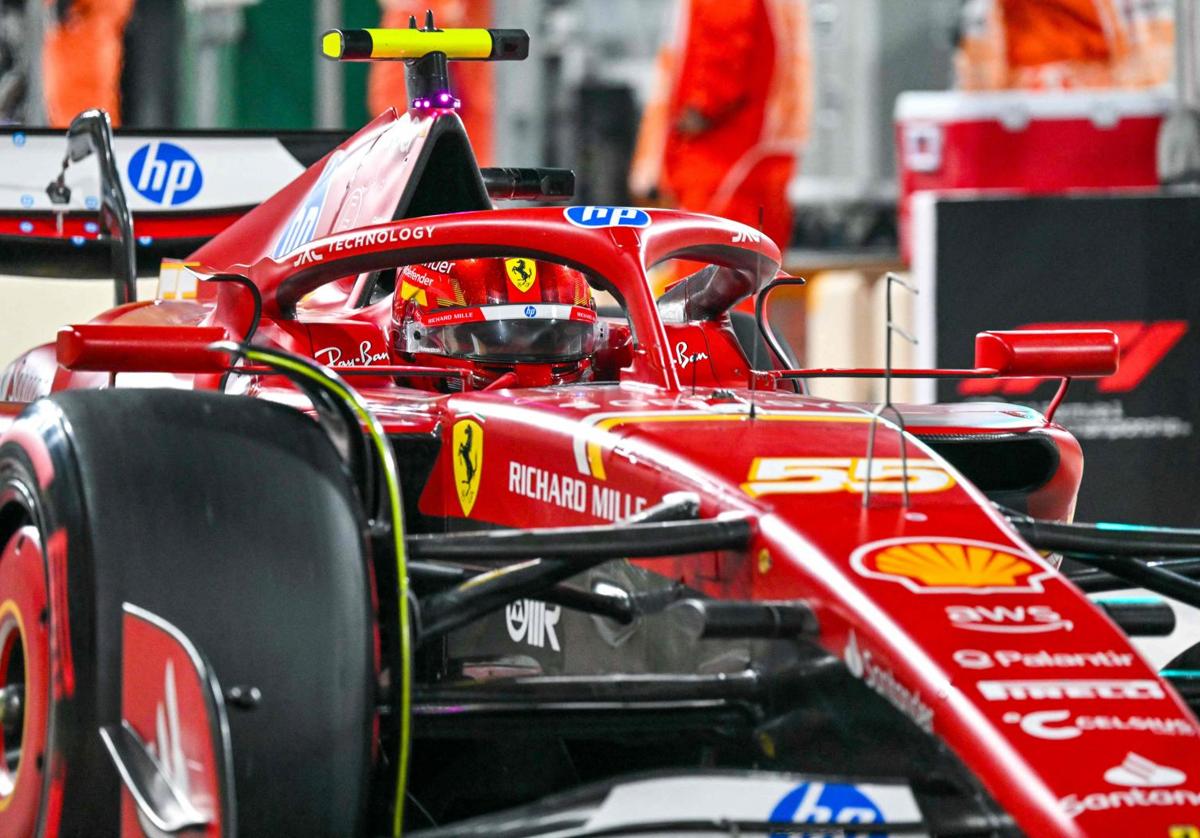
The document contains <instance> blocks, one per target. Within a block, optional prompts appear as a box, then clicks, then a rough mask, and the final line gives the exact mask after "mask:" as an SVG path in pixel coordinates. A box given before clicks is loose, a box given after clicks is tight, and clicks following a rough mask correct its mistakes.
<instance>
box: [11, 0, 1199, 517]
mask: <svg viewBox="0 0 1200 838" xmlns="http://www.w3.org/2000/svg"><path fill="white" fill-rule="evenodd" d="M1198 3H1200V0H905V2H897V0H427V2H425V3H416V2H409V0H0V122H2V123H3V124H5V125H6V126H7V127H6V128H4V129H3V131H4V133H3V134H2V135H0V210H2V212H0V214H3V213H9V214H11V215H12V221H13V224H14V225H24V224H28V225H29V227H28V228H26V227H25V226H16V227H14V228H13V229H12V230H8V228H5V230H4V231H0V273H3V274H17V273H22V274H28V273H37V272H38V271H25V270H22V271H18V270H16V268H15V267H13V263H12V262H11V260H9V267H8V269H5V267H4V264H5V260H6V259H9V254H10V253H11V252H14V251H11V250H6V249H5V242H6V241H11V240H13V239H14V238H17V237H19V235H20V232H19V231H26V230H27V229H28V230H33V229H35V224H34V221H32V220H29V219H26V218H25V217H24V216H21V215H20V213H21V212H22V209H23V208H24V209H26V210H36V209H40V208H42V202H43V200H44V199H43V197H42V193H43V191H44V184H45V182H46V181H47V180H49V179H50V178H51V177H52V176H53V175H54V174H55V172H54V171H50V170H47V171H42V169H41V168H37V167H32V168H31V167H29V166H27V165H26V164H24V163H22V162H21V160H22V158H21V157H20V156H19V154H18V152H23V151H24V150H28V149H31V148H33V147H34V146H35V145H37V143H35V140H37V141H38V142H41V141H42V140H45V141H46V142H50V141H51V140H53V142H58V140H57V136H59V135H57V134H43V133H39V132H38V131H37V130H36V126H52V127H54V128H56V129H61V128H63V127H65V126H66V124H67V123H68V122H69V121H70V119H71V118H72V117H73V116H74V115H75V114H76V113H78V112H79V111H80V110H82V109H84V108H87V107H104V108H105V109H106V110H108V111H109V112H110V114H111V115H112V116H113V118H114V122H115V123H117V124H118V125H119V126H120V130H119V131H118V148H117V152H118V157H121V155H122V154H125V153H126V151H123V150H122V148H123V147H122V146H121V143H122V142H127V143H128V145H126V146H124V148H125V149H126V150H127V153H128V155H129V157H128V158H127V159H125V160H123V161H122V162H121V166H122V173H123V175H124V176H125V177H126V180H127V190H128V189H129V186H130V185H132V186H133V187H134V189H133V192H136V193H138V194H137V195H133V193H131V195H132V197H133V199H134V212H135V219H137V220H142V221H145V220H148V219H152V218H154V217H155V216H156V214H158V213H163V214H169V213H171V212H174V213H180V212H186V211H187V210H188V209H189V208H190V207H193V206H195V207H199V206H200V205H201V204H204V202H205V201H206V200H209V199H207V198H206V197H205V193H204V192H203V191H201V187H200V185H199V181H198V180H197V181H196V186H195V189H194V190H192V189H188V188H181V189H179V190H172V191H170V192H169V193H167V194H164V193H163V192H162V191H161V190H160V191H159V192H157V193H155V192H153V190H151V191H146V190H144V189H140V188H138V187H139V183H138V182H136V181H137V179H135V178H134V177H133V175H135V174H137V175H138V177H139V178H140V179H141V180H142V181H143V182H142V183H141V184H140V185H141V186H145V185H146V184H147V183H149V181H148V180H147V178H148V177H149V175H148V174H144V173H146V172H153V171H155V170H154V169H153V167H154V166H158V165H160V164H161V165H162V166H163V171H164V172H166V171H168V169H167V168H166V167H167V163H168V162H169V161H167V160H166V158H165V157H163V156H162V154H163V152H162V151H161V149H160V147H159V146H153V147H152V148H151V149H150V150H148V151H143V149H146V148H147V144H148V143H153V142H156V141H157V140H155V139H154V138H160V137H164V136H175V137H177V139H176V140H172V142H177V146H178V148H179V149H183V151H182V152H180V153H182V154H186V155H189V156H188V157H187V159H188V160H192V159H193V158H192V157H191V156H190V155H191V154H192V153H194V154H195V155H196V156H195V159H194V160H193V162H194V163H195V165H196V166H198V167H199V168H197V169H196V171H197V172H199V171H201V170H203V174H204V177H205V178H206V180H205V181H204V183H205V186H204V189H205V190H210V191H211V190H212V189H215V188H216V186H215V184H216V183H217V180H218V176H219V175H228V176H231V177H234V178H238V177H243V176H245V174H246V173H245V172H243V171H242V170H239V169H238V165H239V164H238V161H237V159H234V158H229V159H227V160H226V162H224V163H220V164H215V165H214V164H212V163H209V162H206V160H205V158H203V157H202V156H200V152H199V151H197V150H196V149H198V148H200V147H201V146H202V144H203V141H205V138H207V137H213V136H224V135H223V134H218V133H216V132H225V131H238V132H265V133H263V134H261V136H268V135H277V136H280V137H283V138H285V140H284V142H285V145H287V146H288V148H289V149H293V152H294V148H295V147H296V144H297V143H298V142H299V140H297V139H296V137H295V136H294V135H289V134H287V133H286V132H296V131H304V132H316V131H319V132H328V133H324V134H320V135H314V136H316V137H317V145H318V146H320V145H321V142H325V143H326V145H325V147H326V148H328V147H332V145H335V144H336V143H337V142H338V141H340V138H342V137H345V136H347V135H348V134H349V132H352V131H354V130H356V129H357V128H359V127H360V126H362V125H363V124H364V123H365V122H367V121H368V120H369V119H370V118H371V117H372V116H373V115H374V114H377V113H379V112H380V111H382V110H383V109H385V108H386V107H389V106H396V107H398V108H399V109H401V110H403V109H404V108H405V107H406V106H407V105H406V103H407V97H406V94H405V91H404V84H403V67H402V66H401V65H399V64H395V65H384V64H377V65H372V66H370V67H368V66H367V65H365V64H338V63H334V62H329V61H324V60H322V59H320V58H319V57H318V44H319V38H320V35H321V33H323V32H324V31H326V30H328V29H330V28H335V27H341V28H354V27H370V26H379V25H381V24H382V25H385V26H404V25H407V21H408V17H409V15H416V16H418V17H420V18H422V19H423V17H424V13H425V10H426V9H427V8H432V9H433V10H434V13H435V16H436V20H437V23H438V25H439V26H443V27H452V26H495V27H513V28H518V27H519V28H523V29H526V30H527V31H528V32H529V34H530V36H531V51H530V56H529V59H528V60H526V61H524V62H522V63H501V64H492V65H483V64H479V65H474V66H466V65H463V64H457V65H455V67H454V70H453V74H454V76H453V77H454V79H455V81H456V84H457V87H458V90H457V91H456V92H457V93H458V94H459V96H460V97H461V98H462V100H463V105H462V108H461V115H462V117H463V119H464V122H465V123H466V125H467V129H468V131H469V133H470V134H471V137H472V141H473V143H474V146H475V151H476V155H477V157H478V159H479V162H480V164H481V165H484V166H488V165H503V166H554V167H568V168H571V169H574V170H575V172H576V175H577V179H578V181H577V183H578V185H577V189H576V195H575V198H574V202H575V203H589V204H615V205H624V204H642V205H665V206H679V207H682V208H685V209H690V210H696V211H701V212H711V213H714V214H717V215H723V216H726V217H732V218H736V219H737V220H740V221H744V222H746V223H748V224H750V225H752V226H755V227H759V228H760V229H762V230H763V231H764V233H766V234H767V235H769V236H771V237H772V238H774V239H775V240H776V242H777V243H778V244H779V245H780V246H781V247H782V248H784V249H785V251H786V259H785V267H786V268H787V270H789V271H790V272H791V273H793V274H795V275H801V276H804V277H806V278H807V279H808V285H807V286H806V287H805V288H803V289H795V290H791V289H789V290H788V291H785V292H782V293H780V294H779V295H778V296H777V297H776V298H773V300H772V308H771V316H772V320H773V321H774V322H776V323H777V324H778V328H779V329H780V330H781V331H783V332H784V333H785V334H786V336H787V338H788V340H789V342H790V343H791V345H792V346H793V347H794V348H795V350H796V353H797V355H798V356H799V358H798V360H799V361H800V362H801V363H802V364H803V365H805V366H811V367H819V366H841V367H858V366H877V365H879V364H881V363H882V355H883V348H884V345H885V340H886V339H887V338H886V335H887V331H886V323H885V322H884V318H883V311H884V294H885V290H886V286H887V283H885V282H883V281H882V277H884V276H885V275H886V274H887V273H888V272H897V273H899V274H900V275H901V276H903V277H905V278H906V279H907V281H908V282H909V283H910V284H911V285H913V287H915V288H916V289H917V291H918V293H917V294H913V293H909V292H908V291H905V290H903V289H901V288H899V286H897V287H896V288H897V289H898V290H895V291H894V292H893V293H894V294H895V297H894V299H893V303H894V306H895V310H896V315H895V321H896V323H897V325H899V326H901V327H902V328H903V329H904V330H905V331H906V332H909V333H911V334H912V335H913V336H915V337H916V338H917V339H918V340H917V342H916V343H910V342H909V341H908V340H906V339H903V338H902V337H900V336H899V335H896V336H893V338H892V340H893V342H894V343H893V345H894V348H895V350H896V353H897V361H896V363H897V365H900V366H917V365H934V364H939V365H943V366H953V367H966V366H970V365H971V353H972V346H973V338H974V335H975V333H976V332H978V331H980V330H983V329H988V328H1030V327H1038V326H1039V325H1040V326H1043V327H1044V326H1047V325H1055V324H1057V325H1067V324H1092V325H1095V326H1097V327H1103V328H1112V329H1114V330H1115V331H1117V332H1118V334H1119V335H1120V337H1121V341H1122V348H1123V349H1122V351H1123V358H1122V371H1121V372H1119V373H1118V374H1117V375H1116V376H1113V377H1111V378H1109V379H1104V380H1102V381H1100V382H1080V383H1077V384H1076V385H1075V386H1074V387H1073V390H1072V396H1073V398H1072V399H1071V400H1069V401H1068V402H1067V404H1066V406H1065V407H1064V408H1063V410H1062V411H1060V413H1059V414H1058V418H1059V420H1060V421H1062V422H1063V423H1064V424H1066V425H1067V426H1068V427H1069V428H1071V429H1072V430H1073V431H1074V432H1075V433H1076V434H1077V435H1078V436H1079V437H1080V438H1081V439H1082V440H1083V444H1084V447H1085V454H1086V455H1087V457H1088V463H1089V473H1090V474H1091V475H1107V476H1108V477H1106V478H1105V480H1106V481H1107V482H1104V481H1087V480H1085V481H1084V484H1085V490H1084V496H1083V498H1082V500H1081V506H1082V507H1086V508H1087V510H1088V512H1089V517H1097V516H1105V515H1110V514H1111V515H1113V516H1114V517H1119V518H1121V519H1130V518H1134V519H1141V520H1146V521H1148V522H1154V523H1178V524H1193V525H1194V524H1197V523H1200V512H1198V511H1197V510H1196V508H1195V505H1194V504H1192V503H1191V501H1190V498H1189V497H1186V496H1183V495H1181V494H1180V493H1178V492H1171V491H1165V490H1164V489H1163V486H1178V485H1191V483H1192V482H1194V479H1195V477H1194V475H1195V474H1196V473H1197V471H1200V443H1198V442H1197V440H1196V437H1195V430H1194V427H1195V423H1196V422H1198V421H1200V387H1197V386H1196V384H1197V382H1196V378H1197V371H1198V370H1200V344H1197V342H1196V328H1194V325H1195V326H1200V289H1198V288H1197V281H1196V280H1197V279H1198V278H1200V236H1197V235H1196V231H1197V230H1198V229H1200V227H1198V226H1197V225H1200V198H1198V197H1197V192H1196V186H1195V184H1196V183H1197V182H1198V181H1200V116H1198V115H1197V114H1198V111H1197V104H1198V102H1197V100H1198V96H1197V90H1198V89H1200V85H1198V81H1200V78H1198V72H1197V62H1196V54H1197V47H1196V40H1197V37H1196V36H1197V26H1196V15H1197V4H1198ZM164 131H175V132H184V133H180V134H176V135H169V134H168V135H164V134H163V133H162V132H164ZM281 132H283V133H281ZM5 137H8V138H10V139H9V140H5V139H4V138H5ZM123 137H124V138H128V139H127V140H122V138H123ZM288 137H291V139H286V138H288ZM139 138H141V139H139ZM321 138H324V140H321ZM165 147H166V146H165V145H164V146H162V147H161V148H165ZM47 148H50V146H47ZM58 148H59V147H58V146H57V145H55V146H53V149H58ZM189 149H191V151H190V152H189V151H188V150H189ZM139 152H140V153H141V154H142V157H141V158H138V156H137V155H138V153H139ZM46 154H48V155H50V156H49V157H48V158H47V159H50V160H53V159H55V158H54V155H55V154H58V155H61V151H47V152H46ZM155 154H158V155H159V156H158V158H155V156H154V155H155ZM293 156H294V157H295V160H289V164H290V165H291V166H293V167H296V171H298V167H300V166H303V165H307V164H308V163H309V162H311V160H310V159H308V158H306V157H305V156H304V155H303V154H299V153H293ZM29 159H31V158H29ZM180 159H183V158H180ZM314 159H315V158H314ZM139 160H140V162H139ZM197 161H198V162H197ZM39 165H40V164H39ZM27 168H28V169H29V170H30V171H31V172H32V174H30V175H29V177H28V178H26V179H25V180H22V175H23V174H24V172H25V170H26V169H27ZM51 168H52V167H51ZM219 170H224V171H219ZM170 171H174V169H171V170H170ZM179 171H180V172H181V173H182V172H183V171H184V170H183V169H180V170H179ZM293 176H294V173H292V174H290V175H289V176H288V177H286V178H284V179H282V180H281V182H280V183H279V184H278V185H276V186H274V187H273V188H270V189H267V188H265V187H263V189H262V194H258V193H255V194H249V193H250V192H251V191H252V190H250V188H249V187H247V190H246V191H247V194H246V196H245V198H246V200H245V201H243V202H242V203H246V202H256V201H259V200H262V199H263V198H265V197H267V196H268V195H269V194H271V192H272V191H274V189H275V188H278V186H281V185H282V184H283V183H286V182H287V180H290V177H293ZM18 181H19V182H18ZM128 181H134V182H132V183H129V182H128ZM191 181H192V178H191V177H190V176H189V178H188V182H189V183H191ZM181 184H182V181H181V182H180V184H177V185H181ZM139 195H140V197H139ZM139 201H140V203H138V202H139ZM218 203H219V202H218ZM226 203H230V204H232V203H236V202H226ZM204 206H205V207H207V209H206V211H211V210H212V206H214V205H212V204H211V201H210V203H209V204H204ZM53 209H54V208H53V207H50V206H49V205H47V206H46V207H45V210H46V212H47V213H49V212H51V211H52V210H53ZM30 218H32V216H30ZM0 220H2V219H0ZM93 226H94V225H93ZM39 229H40V228H39ZM60 229H61V225H60ZM31 235H33V234H31ZM170 255H174V256H178V257H183V256H186V255H187V252H180V253H174V254H170ZM59 264H60V265H61V262H60V263H59ZM41 272H42V273H45V271H41ZM663 281H664V282H665V281H669V277H664V278H663ZM145 282H147V283H149V284H148V285H147V286H146V287H147V288H150V289H152V288H153V277H148V278H147V280H145ZM94 285H95V289H94V291H93V290H84V284H83V283H80V282H78V281H75V280H63V281H54V280H51V279H44V280H43V281H40V282H38V283H37V284H36V285H35V284H32V283H30V282H29V280H28V277H27V276H9V277H5V278H2V279H0V311H3V312H4V314H5V315H6V316H5V323H6V331H5V332H4V334H2V335H0V361H7V359H8V358H10V357H12V356H14V355H15V354H16V353H17V352H19V351H20V350H22V349H24V348H27V347H28V346H29V345H31V344H33V343H35V342H40V341H42V340H45V339H48V336H49V335H52V333H53V328H55V327H56V326H57V325H59V324H61V323H62V322H64V320H74V321H76V322H77V321H78V320H81V319H86V317H88V316H90V315H91V314H94V313H95V312H96V311H99V310H100V309H102V308H103V307H105V305H106V304H107V294H108V286H106V285H103V284H102V283H95V284H94ZM151 293H152V291H151ZM48 317H49V318H51V319H53V320H54V322H53V323H50V322H48V321H47V318H48ZM9 323H11V324H13V325H12V326H11V327H9V326H8V325H7V324H9ZM813 390H814V392H816V393H818V394H820V395H828V396H835V397H840V398H848V399H855V400H861V401H871V400H874V399H878V398H880V391H879V385H878V383H877V382H873V381H870V380H821V381H818V382H814V383H813ZM1052 393H1053V384H1052V383H1050V384H1045V385H1042V386H1038V385H1037V383H1036V382H1026V381H1019V380H1010V381H1007V382H990V381H989V382H979V381H975V382H957V383H956V382H946V383H940V384H939V383H936V382H932V381H924V382H908V381H906V382H901V383H898V385H897V395H898V397H899V399H901V400H909V401H932V400H934V399H940V400H968V399H979V398H991V399H996V398H1004V399H1011V400H1014V401H1018V402H1023V403H1026V404H1030V405H1033V406H1035V407H1042V408H1044V407H1045V406H1046V404H1047V402H1048V400H1049V399H1050V396H1051V394H1052ZM1180 481H1182V482H1180Z"/></svg>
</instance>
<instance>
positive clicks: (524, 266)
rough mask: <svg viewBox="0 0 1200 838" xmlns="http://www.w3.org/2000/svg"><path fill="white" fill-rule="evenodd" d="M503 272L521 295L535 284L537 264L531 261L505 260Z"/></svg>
mask: <svg viewBox="0 0 1200 838" xmlns="http://www.w3.org/2000/svg"><path fill="white" fill-rule="evenodd" d="M504 270H505V272H506V273H507V274H508V278H509V280H510V281H511V282H512V284H513V285H515V286H517V290H518V291H520V292H521V293H522V294H523V293H525V292H526V291H528V290H529V289H530V288H532V287H533V283H535V282H537V264H536V263H535V262H534V261H533V260H532V259H505V260H504Z"/></svg>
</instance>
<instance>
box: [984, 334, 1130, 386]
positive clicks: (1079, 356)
mask: <svg viewBox="0 0 1200 838" xmlns="http://www.w3.org/2000/svg"><path fill="white" fill-rule="evenodd" d="M1119 360H1120V345H1119V343H1118V342H1117V336H1116V335H1115V334H1114V333H1113V332H1110V331H1108V330H1107V329H1053V330H1051V329H1046V330H1038V329H1026V330H1017V331H1011V332H980V333H979V334H977V335H976V336H975V367H976V369H978V370H995V375H996V376H997V377H1001V378H1007V377H1013V378H1022V377H1023V378H1104V377H1105V376H1109V375H1112V374H1114V373H1115V372H1116V371H1117V364H1118V362H1119Z"/></svg>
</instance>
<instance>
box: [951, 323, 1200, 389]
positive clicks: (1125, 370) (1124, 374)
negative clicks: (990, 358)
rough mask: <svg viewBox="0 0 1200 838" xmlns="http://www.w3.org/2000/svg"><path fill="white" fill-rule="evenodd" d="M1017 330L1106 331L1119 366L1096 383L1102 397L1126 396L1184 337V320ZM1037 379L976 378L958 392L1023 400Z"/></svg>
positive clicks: (1035, 325) (1053, 325)
mask: <svg viewBox="0 0 1200 838" xmlns="http://www.w3.org/2000/svg"><path fill="white" fill-rule="evenodd" d="M1017 328H1018V329H1108V330H1109V331H1111V332H1113V333H1115V334H1116V336H1117V342H1118V343H1119V344H1120V347H1121V358H1120V366H1119V367H1118V368H1117V371H1116V373H1115V374H1113V375H1110V376H1108V377H1107V378H1101V379H1100V380H1099V381H1097V382H1096V390H1098V391H1099V392H1101V393H1128V392H1129V391H1130V390H1133V389H1135V388H1136V387H1137V386H1138V385H1139V384H1141V383H1142V381H1144V380H1145V378H1146V376H1148V375H1150V373H1151V372H1153V371H1154V368H1155V367H1156V366H1158V364H1159V362H1161V361H1162V359H1163V358H1165V357H1166V355H1167V353H1168V352H1170V351H1171V350H1172V349H1173V348H1174V347H1175V344H1177V343H1179V341H1180V340H1182V339H1183V336H1184V335H1186V334H1187V330H1188V324H1187V321H1186V320H1155V321H1152V322H1148V321H1143V320H1104V321H1095V322H1087V323H1029V324H1027V325H1025V326H1018V327H1017ZM1042 380H1043V379H1037V378H975V379H969V380H967V381H961V382H959V384H958V392H959V393H960V394H962V395H964V396H984V395H988V394H991V393H1003V394H1004V395H1006V396H1024V395H1028V394H1030V393H1032V392H1033V391H1034V390H1036V389H1037V387H1038V385H1039V384H1041V383H1042Z"/></svg>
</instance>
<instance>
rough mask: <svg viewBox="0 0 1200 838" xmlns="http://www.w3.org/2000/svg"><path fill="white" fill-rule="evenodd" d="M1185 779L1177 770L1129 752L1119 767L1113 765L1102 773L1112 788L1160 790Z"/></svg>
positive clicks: (1185, 775)
mask: <svg viewBox="0 0 1200 838" xmlns="http://www.w3.org/2000/svg"><path fill="white" fill-rule="evenodd" d="M1186 779H1187V774H1184V773H1183V772H1182V771H1180V770H1179V769H1178V768H1169V767H1167V766H1165V765H1158V764H1157V763H1154V762H1151V761H1150V760H1148V759H1146V758H1145V757H1144V756H1142V755H1141V754H1135V753H1134V752H1133V751H1130V752H1129V753H1127V754H1126V755H1125V759H1124V761H1122V763H1121V764H1120V765H1114V766H1113V767H1112V768H1110V769H1108V770H1107V771H1105V772H1104V780H1105V782H1108V783H1112V784H1113V785H1114V786H1129V787H1130V788H1138V787H1140V788H1151V787H1153V788H1160V787H1163V786H1177V785H1179V784H1180V783H1182V782H1183V781H1184V780H1186Z"/></svg>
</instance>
